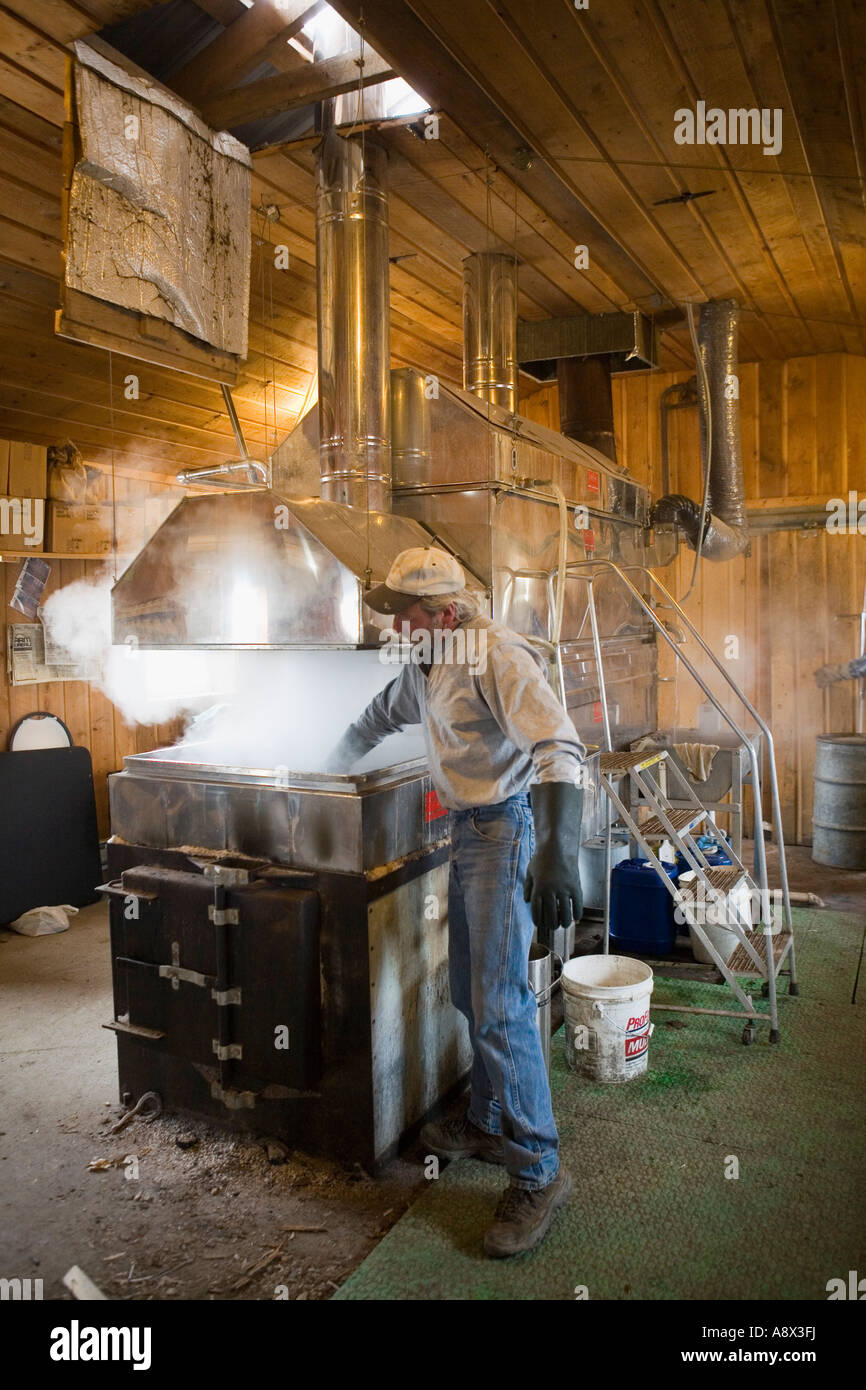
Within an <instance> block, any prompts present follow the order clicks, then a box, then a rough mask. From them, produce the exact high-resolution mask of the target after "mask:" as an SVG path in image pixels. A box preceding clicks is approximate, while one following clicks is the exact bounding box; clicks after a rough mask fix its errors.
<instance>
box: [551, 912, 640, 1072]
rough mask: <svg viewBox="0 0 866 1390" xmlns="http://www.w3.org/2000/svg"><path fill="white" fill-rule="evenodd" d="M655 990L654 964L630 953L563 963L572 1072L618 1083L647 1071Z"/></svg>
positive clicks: (567, 1056)
mask: <svg viewBox="0 0 866 1390" xmlns="http://www.w3.org/2000/svg"><path fill="white" fill-rule="evenodd" d="M662 891H663V892H664V891H665V890H664V886H663V885H662ZM652 989H653V972H652V970H651V969H650V967H649V966H648V965H645V964H644V962H643V961H641V960H629V959H628V957H626V956H583V957H578V958H577V959H576V960H570V961H568V963H567V964H566V965H565V966H563V970H562V992H563V994H562V997H563V1003H564V1005H565V1030H564V1031H565V1060H566V1063H567V1064H568V1066H569V1067H570V1068H571V1070H572V1071H575V1072H578V1073H579V1074H580V1075H581V1076H585V1077H587V1078H589V1079H590V1080H592V1081H606V1082H613V1083H618V1082H622V1081H631V1080H632V1079H633V1078H634V1077H636V1076H641V1075H642V1074H643V1073H644V1072H645V1071H646V1069H647V1061H648V1058H649V1040H650V1035H651V1033H652V1030H653V1025H652V1024H651V1023H650V1016H649V1007H650V995H651V994H652Z"/></svg>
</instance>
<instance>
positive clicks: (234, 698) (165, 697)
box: [41, 570, 424, 772]
mask: <svg viewBox="0 0 866 1390" xmlns="http://www.w3.org/2000/svg"><path fill="white" fill-rule="evenodd" d="M112 582H113V581H112V576H111V573H110V571H108V570H106V571H105V572H104V574H103V575H101V576H98V577H96V578H93V579H86V580H78V581H77V582H76V583H73V584H68V585H66V586H65V587H64V588H62V589H60V590H58V591H57V592H56V593H54V594H52V595H51V597H50V598H49V599H47V600H46V602H45V604H44V605H43V607H42V609H41V617H42V621H43V625H44V628H45V638H46V647H47V649H48V650H49V652H52V653H53V654H55V656H54V659H58V658H59V659H61V660H63V659H65V660H66V661H84V660H86V661H91V662H94V663H96V666H97V670H98V676H97V677H96V684H97V685H98V686H99V687H100V689H102V690H103V691H104V693H105V694H106V695H107V696H108V698H109V699H110V700H111V701H112V702H113V703H114V704H115V705H116V706H117V707H118V709H119V710H120V711H121V713H122V714H123V716H124V718H125V719H126V720H127V721H128V722H130V723H136V724H158V723H163V722H165V721H166V720H168V719H172V718H174V717H176V716H184V717H187V718H188V719H189V721H190V722H189V723H188V725H187V728H186V731H185V733H184V735H183V738H182V739H181V741H180V743H179V744H178V745H177V748H176V750H175V751H174V753H173V755H172V756H173V758H176V759H179V760H183V761H190V762H206V763H214V764H222V765H225V766H231V767H241V768H257V769H263V770H270V769H273V768H278V767H279V768H287V769H289V770H291V771H297V772H311V771H317V770H320V769H321V767H322V765H323V764H324V761H325V758H326V757H327V755H328V753H329V752H330V751H331V749H332V748H333V746H334V744H335V743H336V742H337V740H338V739H339V737H340V735H341V734H342V733H343V730H344V729H345V728H346V726H347V725H348V724H350V723H351V722H352V720H353V719H356V718H357V716H358V715H359V714H360V713H361V711H362V710H363V708H364V707H365V705H366V704H367V703H368V702H369V700H370V699H372V697H373V695H375V694H376V692H377V691H379V690H381V689H382V687H383V686H384V685H386V684H387V682H388V681H389V680H391V679H392V678H393V677H394V675H395V674H396V669H395V667H394V666H392V665H386V664H383V663H382V662H381V661H380V660H379V653H378V651H364V652H353V651H347V652H327V651H315V652H300V651H297V652H283V651H249V652H237V651H193V650H190V651H138V650H136V649H134V648H130V647H127V646H116V645H113V644H112V641H111V585H112ZM423 753H424V745H423V740H422V737H421V733H420V730H412V731H408V732H406V733H404V734H400V735H393V736H392V737H390V738H388V739H386V740H385V741H384V742H383V743H382V744H380V745H379V747H378V748H376V749H374V750H373V751H372V752H371V753H369V754H368V755H367V757H366V758H365V759H364V760H363V762H362V763H360V764H359V767H360V768H361V769H363V770H369V769H372V768H375V767H384V766H387V765H389V764H392V763H398V762H403V761H405V760H407V759H409V758H416V757H422V756H423Z"/></svg>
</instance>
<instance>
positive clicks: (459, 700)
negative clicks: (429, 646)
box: [337, 618, 586, 811]
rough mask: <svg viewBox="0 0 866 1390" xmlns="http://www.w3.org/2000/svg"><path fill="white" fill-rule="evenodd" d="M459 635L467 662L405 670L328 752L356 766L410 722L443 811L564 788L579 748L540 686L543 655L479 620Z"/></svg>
mask: <svg viewBox="0 0 866 1390" xmlns="http://www.w3.org/2000/svg"><path fill="white" fill-rule="evenodd" d="M471 629H475V632H474V633H473V635H472V637H471V638H470V636H469V634H470V630H471ZM460 630H462V631H463V632H464V633H466V635H467V648H466V649H467V651H468V653H469V659H468V660H466V661H463V662H454V663H450V662H447V661H445V660H439V661H437V660H436V659H435V655H434V660H433V662H432V664H431V666H430V670H429V675H425V674H424V671H423V670H422V669H421V666H420V665H416V664H415V662H409V663H407V664H406V665H405V666H403V667H402V669H401V671H400V674H399V675H398V676H397V677H396V679H395V680H393V681H391V683H390V684H389V685H387V686H386V687H385V689H384V690H382V691H380V693H379V694H378V695H377V696H375V698H374V699H373V700H371V702H370V704H369V705H368V706H367V708H366V709H365V710H364V713H363V714H362V715H361V716H360V718H359V719H357V720H356V721H355V723H354V724H353V725H351V727H350V728H349V730H348V731H347V733H346V735H345V736H344V738H343V740H342V742H341V744H340V745H339V749H338V750H337V751H338V752H342V753H343V756H344V757H345V756H346V754H349V755H351V756H353V757H354V759H355V760H356V761H357V760H358V759H359V758H360V757H362V756H363V754H364V753H365V752H368V751H369V749H371V748H373V747H375V745H376V744H377V743H380V742H381V740H382V739H383V738H385V737H386V736H387V735H388V734H392V733H396V732H397V731H398V730H400V729H403V728H405V727H406V725H407V724H420V725H421V726H422V729H423V731H424V741H425V744H426V748H427V758H428V761H429V764H430V775H431V778H432V781H433V786H434V787H435V789H436V792H437V795H438V796H439V799H440V801H441V802H442V805H443V806H446V807H448V809H449V810H451V811H467V810H470V809H471V808H472V807H475V806H492V805H495V804H496V803H497V802H500V801H504V800H505V799H506V797H509V796H515V795H517V794H518V793H519V792H524V791H526V789H527V788H528V787H529V785H530V783H532V782H571V783H572V784H574V783H575V782H576V780H577V777H578V768H579V767H580V766H581V764H582V762H583V760H584V758H585V757H586V750H585V748H584V746H583V744H582V743H581V741H580V738H579V737H578V734H577V731H576V729H575V727H574V725H573V724H572V722H571V720H570V719H569V718H568V715H567V714H566V713H565V711H564V710H563V708H562V705H561V704H560V702H559V700H558V699H557V697H556V696H555V695H554V693H553V691H552V690H551V688H550V686H549V685H548V683H547V678H546V674H545V663H544V659H543V657H542V656H541V655H540V654H539V653H538V652H537V651H536V650H535V649H534V648H533V647H532V646H531V645H530V643H529V642H527V641H526V640H525V638H523V637H521V636H520V635H519V634H518V633H516V632H512V631H511V630H510V629H509V628H507V627H503V626H502V624H501V623H496V622H491V621H490V619H489V618H472V619H470V621H469V622H467V623H463V624H462V625H461V629H459V630H458V631H460ZM482 644H483V645H482ZM479 657H480V658H481V659H479Z"/></svg>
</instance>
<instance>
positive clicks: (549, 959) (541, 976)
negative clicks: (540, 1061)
mask: <svg viewBox="0 0 866 1390" xmlns="http://www.w3.org/2000/svg"><path fill="white" fill-rule="evenodd" d="M554 960H558V961H559V975H557V977H556V979H555V980H554V978H553V962H554ZM561 975H562V961H561V959H560V958H559V956H555V955H554V953H553V952H552V951H549V950H548V949H547V947H546V946H540V945H539V943H538V942H537V941H533V943H532V945H531V946H530V948H529V988H530V989H531V990H532V992H533V994H534V995H535V1002H536V1004H537V1005H538V1031H539V1033H540V1034H541V1050H542V1052H543V1053H544V1065H545V1067H546V1068H547V1074H548V1076H549V1075H550V1000H551V996H552V994H553V991H554V990H555V989H556V988H557V986H558V985H559V981H560V978H561Z"/></svg>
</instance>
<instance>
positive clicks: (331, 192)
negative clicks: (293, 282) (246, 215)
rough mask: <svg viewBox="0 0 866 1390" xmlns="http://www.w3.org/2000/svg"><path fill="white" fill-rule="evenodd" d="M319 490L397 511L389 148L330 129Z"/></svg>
mask: <svg viewBox="0 0 866 1390" xmlns="http://www.w3.org/2000/svg"><path fill="white" fill-rule="evenodd" d="M316 172H317V190H316V267H317V281H318V308H319V314H318V318H319V335H318V336H319V439H320V443H319V460H320V467H321V475H320V487H319V490H320V494H321V496H322V497H323V498H324V499H325V500H326V501H329V502H342V503H344V504H345V505H347V506H350V507H361V508H364V509H370V510H373V511H389V510H390V506H391V384H390V366H391V362H390V342H389V339H390V333H389V327H390V325H389V311H388V199H387V193H386V175H387V155H386V153H385V151H384V149H382V148H381V146H378V145H376V144H375V143H374V142H372V141H371V140H370V139H369V138H367V139H365V141H364V143H363V145H362V143H361V141H360V140H359V139H352V140H347V139H344V138H343V136H341V135H338V134H337V133H336V131H335V130H333V128H328V129H326V131H325V133H324V135H323V138H322V142H321V144H320V146H319V149H318V160H317V171H316Z"/></svg>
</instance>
